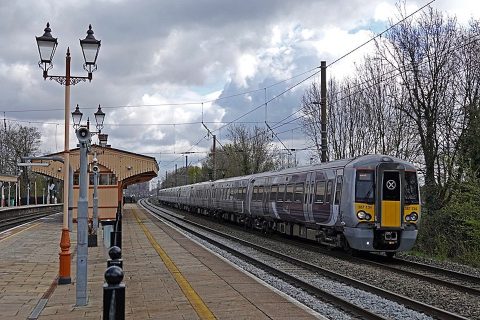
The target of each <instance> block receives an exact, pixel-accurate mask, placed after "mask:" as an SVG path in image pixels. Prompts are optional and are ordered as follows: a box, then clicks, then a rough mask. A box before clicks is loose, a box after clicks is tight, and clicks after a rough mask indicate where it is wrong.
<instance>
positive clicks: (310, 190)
mask: <svg viewBox="0 0 480 320" xmlns="http://www.w3.org/2000/svg"><path fill="white" fill-rule="evenodd" d="M314 194H315V172H308V173H307V177H306V179H305V193H304V195H303V215H304V217H305V221H307V222H314V219H313V209H312V203H313V198H314Z"/></svg>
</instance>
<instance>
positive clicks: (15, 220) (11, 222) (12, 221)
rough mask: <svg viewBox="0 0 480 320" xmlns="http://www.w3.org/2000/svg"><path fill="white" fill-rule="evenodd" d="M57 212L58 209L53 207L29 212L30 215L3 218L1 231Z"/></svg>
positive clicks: (0, 223)
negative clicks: (37, 211) (32, 212)
mask: <svg viewBox="0 0 480 320" xmlns="http://www.w3.org/2000/svg"><path fill="white" fill-rule="evenodd" d="M57 212H58V210H54V209H52V210H48V211H43V212H39V213H34V214H29V215H25V216H16V217H11V218H7V219H2V220H0V231H4V230H7V229H10V228H13V227H16V226H19V225H21V224H23V223H27V222H30V221H33V220H36V219H40V218H43V217H46V216H48V215H51V214H54V213H57Z"/></svg>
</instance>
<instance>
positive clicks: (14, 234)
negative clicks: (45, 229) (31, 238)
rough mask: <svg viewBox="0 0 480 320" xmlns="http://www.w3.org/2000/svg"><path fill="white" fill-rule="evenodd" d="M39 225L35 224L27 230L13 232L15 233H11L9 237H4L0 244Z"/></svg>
mask: <svg viewBox="0 0 480 320" xmlns="http://www.w3.org/2000/svg"><path fill="white" fill-rule="evenodd" d="M39 224H41V222H39V223H36V224H34V225H33V226H30V227H28V228H25V229H22V230H20V231H18V232H15V233H13V234H11V235H9V236H6V237H5V238H3V239H0V242H2V241H4V240H7V239H8V238H11V237H13V236H16V235H17V234H20V233H22V232H23V231H27V230H28V229H32V228H34V227H36V226H38V225H39Z"/></svg>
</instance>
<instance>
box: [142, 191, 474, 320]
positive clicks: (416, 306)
mask: <svg viewBox="0 0 480 320" xmlns="http://www.w3.org/2000/svg"><path fill="white" fill-rule="evenodd" d="M140 203H141V205H143V206H144V207H146V208H147V209H149V210H150V211H152V212H154V213H155V214H160V215H161V216H162V218H164V219H167V220H168V221H170V222H171V223H173V224H175V225H176V226H177V227H179V228H182V229H184V230H187V231H188V232H190V233H193V234H195V235H196V236H197V237H200V238H202V239H204V240H205V241H208V242H210V243H212V242H213V243H214V245H215V246H218V247H221V248H222V249H223V250H227V251H228V252H230V253H232V254H234V255H236V256H239V257H241V258H242V259H245V260H247V261H249V262H250V263H252V264H254V265H256V266H258V267H259V268H261V269H263V270H265V271H267V272H269V273H272V274H274V275H276V276H277V277H279V278H281V279H284V280H285V281H287V282H289V283H291V284H293V285H295V286H297V287H299V288H302V289H303V290H305V291H307V292H309V293H311V294H313V295H315V296H317V297H319V298H321V299H323V300H326V301H328V302H331V303H333V304H335V305H338V306H340V308H341V309H343V310H346V311H347V312H348V313H350V314H354V315H356V316H357V317H361V318H363V319H384V318H385V317H387V318H388V317H390V316H385V315H381V314H380V313H379V312H378V311H370V310H369V306H365V305H359V304H358V303H357V304H355V303H352V302H350V301H353V300H355V299H345V298H339V296H338V295H336V294H333V293H332V292H331V290H330V291H329V290H326V289H324V288H322V284H321V283H322V282H325V281H321V280H320V279H328V280H327V281H332V280H333V281H336V282H340V283H343V284H344V285H347V286H350V287H353V288H356V289H360V290H363V291H366V292H369V293H372V294H375V295H378V296H380V297H382V298H384V299H387V300H389V301H393V302H396V303H398V304H399V305H403V306H405V307H408V308H410V309H413V310H415V311H418V312H423V313H425V314H427V315H430V316H432V317H435V318H439V319H466V318H464V317H462V316H461V315H458V314H455V313H452V312H449V311H446V310H442V309H440V308H436V307H434V306H431V305H428V304H425V303H422V302H420V301H416V300H414V299H412V298H409V297H405V296H402V295H399V294H396V293H394V292H392V291H388V290H385V289H381V288H379V287H376V286H373V285H370V284H368V283H365V282H362V281H359V280H356V279H354V278H351V277H348V276H345V275H342V274H340V273H337V272H333V271H329V270H327V269H325V268H322V267H320V266H318V265H314V264H311V263H308V262H306V261H302V260H299V259H295V258H292V257H291V256H288V255H285V254H283V253H280V252H277V251H274V250H271V249H269V248H266V247H262V246H259V245H256V244H254V243H251V242H248V241H245V240H242V239H239V238H237V237H233V236H230V235H227V234H224V233H222V232H218V231H217V230H214V229H211V228H208V227H205V226H202V225H200V224H197V223H194V222H191V221H188V220H185V219H183V218H182V217H181V216H179V215H176V214H173V213H171V212H170V211H169V210H165V209H161V208H159V207H156V206H154V205H152V204H150V203H149V202H147V201H145V200H144V201H141V202H140ZM165 215H168V216H172V215H173V216H174V217H175V218H171V217H166V216H165ZM179 219H180V220H181V221H182V222H178V220H179ZM188 225H193V226H195V228H200V229H201V230H203V231H202V232H198V231H195V230H194V229H192V228H191V227H189V226H188ZM204 232H208V233H210V234H212V233H213V234H215V235H217V236H219V237H221V238H223V239H228V241H231V242H232V243H233V245H231V246H226V245H225V244H223V243H222V241H217V240H214V239H213V238H212V236H208V235H205V233H204ZM239 244H241V246H243V247H246V248H247V249H244V250H246V252H247V253H245V252H240V251H241V250H239V248H238V247H239ZM330 279H331V280H330ZM338 286H341V285H338Z"/></svg>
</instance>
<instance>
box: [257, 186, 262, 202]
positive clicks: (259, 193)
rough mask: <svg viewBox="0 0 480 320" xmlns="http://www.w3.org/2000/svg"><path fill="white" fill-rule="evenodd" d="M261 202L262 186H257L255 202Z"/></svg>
mask: <svg viewBox="0 0 480 320" xmlns="http://www.w3.org/2000/svg"><path fill="white" fill-rule="evenodd" d="M262 200H263V186H259V187H258V197H257V201H262Z"/></svg>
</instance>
